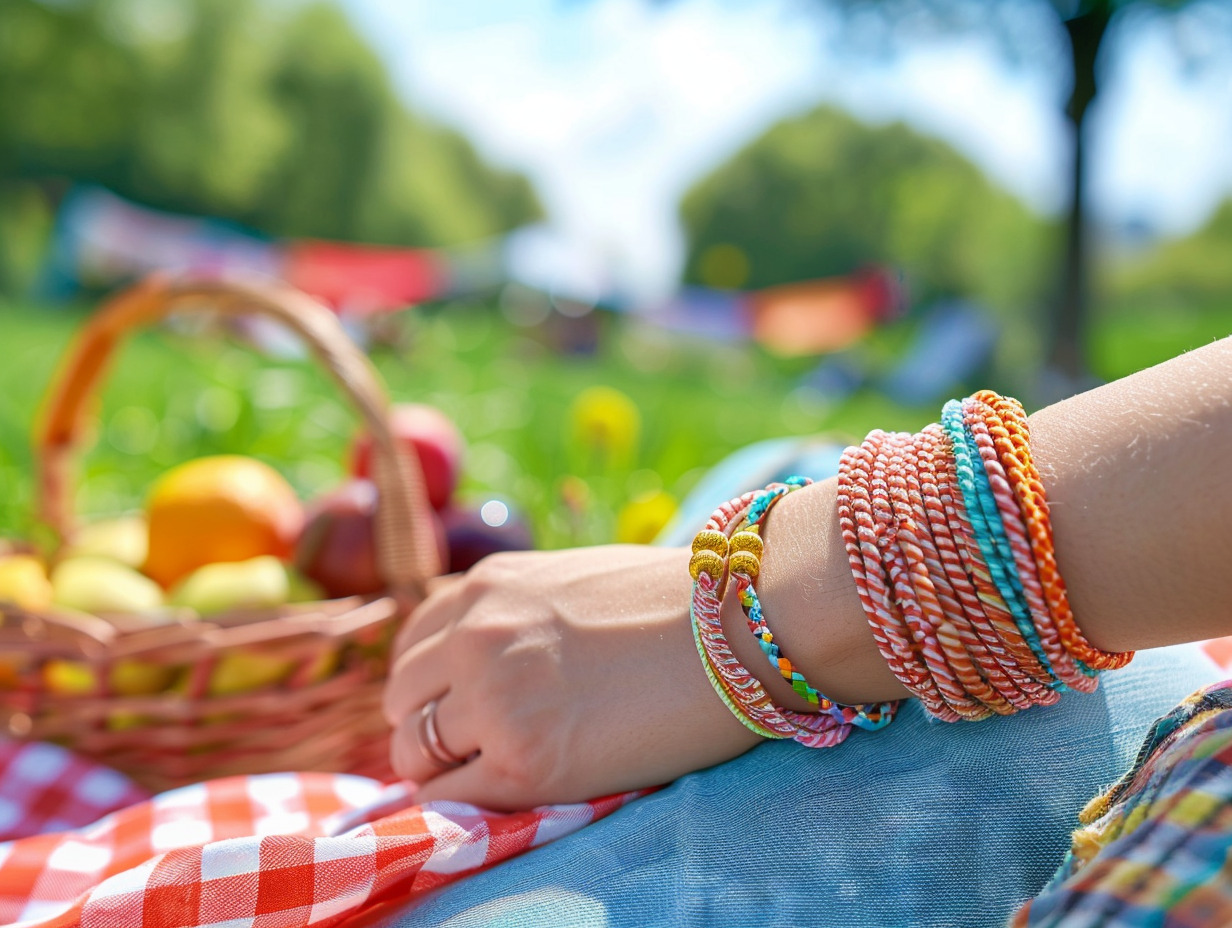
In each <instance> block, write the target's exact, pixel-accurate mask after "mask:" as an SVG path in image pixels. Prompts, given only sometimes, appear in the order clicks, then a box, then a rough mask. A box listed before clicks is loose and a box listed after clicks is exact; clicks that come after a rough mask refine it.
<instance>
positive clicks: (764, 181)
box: [681, 106, 1047, 310]
mask: <svg viewBox="0 0 1232 928" xmlns="http://www.w3.org/2000/svg"><path fill="white" fill-rule="evenodd" d="M681 217H682V220H683V223H684V227H685V231H686V235H687V238H688V258H687V264H686V276H687V277H688V278H689V279H690V280H692V281H696V282H699V283H704V284H714V283H716V282H718V281H722V280H726V281H727V282H728V283H729V284H733V283H737V282H738V283H739V284H740V285H743V286H749V287H764V286H768V285H771V284H777V283H784V282H787V281H793V280H803V279H809V278H814V277H821V276H827V275H831V274H843V273H849V272H850V271H852V270H854V269H855V268H857V267H859V266H860V265H863V264H868V263H870V262H883V263H887V264H890V265H893V266H894V267H896V268H901V269H903V270H904V271H906V273H907V275H908V278H909V281H910V285H911V287H912V288H913V290H914V291H915V292H916V293H917V294H918V295H920V296H922V297H925V298H927V297H931V296H939V295H965V296H971V297H975V298H978V299H981V300H983V301H985V302H987V303H989V304H991V305H993V306H996V307H998V308H1002V309H1005V310H1010V309H1016V308H1020V307H1021V306H1022V305H1023V304H1024V303H1029V302H1031V301H1033V300H1035V299H1038V298H1039V296H1040V293H1039V291H1038V287H1039V277H1040V274H1039V267H1040V266H1041V264H1042V262H1043V261H1044V260H1045V257H1044V255H1045V249H1046V247H1047V234H1046V227H1045V224H1044V223H1043V222H1042V221H1041V220H1040V219H1039V218H1038V217H1036V216H1034V215H1032V214H1031V213H1030V212H1029V211H1028V210H1027V209H1026V208H1025V207H1024V206H1023V205H1022V204H1021V203H1020V202H1019V201H1018V200H1016V199H1014V198H1013V197H1012V196H1010V195H1009V194H1007V193H1005V192H1004V191H1002V190H1000V189H998V188H996V187H995V186H993V185H992V184H991V183H990V182H989V181H988V179H987V178H986V177H985V176H984V175H983V174H982V173H981V172H980V171H979V169H978V168H976V167H975V165H973V164H972V163H971V162H970V161H968V160H967V159H966V158H964V157H963V156H962V155H960V154H958V152H956V151H955V150H954V149H953V148H951V147H950V146H948V145H946V144H945V143H944V142H940V141H938V140H936V139H933V138H929V137H927V136H923V135H920V134H918V133H916V132H914V131H912V130H911V129H909V128H907V127H906V126H904V125H903V124H901V123H895V124H892V125H888V126H881V127H873V126H868V125H865V124H864V123H861V122H859V121H857V120H856V119H854V118H852V117H851V116H850V115H848V114H846V113H844V112H842V111H840V110H838V109H835V108H833V107H828V106H823V107H819V108H817V109H815V110H813V111H812V112H810V113H807V114H805V115H803V116H800V117H798V118H795V119H790V120H786V121H784V122H780V123H779V124H778V125H776V126H774V127H773V128H771V129H770V130H769V131H768V132H766V133H765V134H764V135H763V136H761V138H759V139H757V140H755V141H754V142H752V143H750V144H749V145H748V146H746V147H745V148H744V149H743V150H742V151H740V152H738V153H737V154H736V155H735V156H733V157H732V158H731V159H730V160H729V161H727V162H726V163H725V164H724V165H722V166H721V167H719V168H718V169H717V170H716V171H714V172H713V173H712V174H710V175H709V176H708V177H706V178H704V179H703V180H701V181H700V182H699V183H698V184H697V185H696V186H694V187H693V188H692V189H691V190H690V191H689V192H688V193H687V194H686V195H685V198H684V200H683V203H682V206H681ZM720 259H722V260H723V262H725V263H728V264H730V263H731V262H733V261H734V262H737V263H738V264H739V270H740V271H741V275H740V276H741V277H742V279H741V280H739V281H737V280H736V278H735V277H733V276H732V275H727V274H726V273H725V271H724V268H723V267H720V266H718V264H719V263H720ZM716 275H717V277H716Z"/></svg>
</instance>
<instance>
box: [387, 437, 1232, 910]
mask: <svg viewBox="0 0 1232 928" xmlns="http://www.w3.org/2000/svg"><path fill="white" fill-rule="evenodd" d="M758 448H759V449H760V450H758V452H757V453H750V451H749V449H746V452H745V453H744V454H745V455H746V457H745V458H744V459H743V460H738V461H736V465H735V466H734V467H731V466H729V465H730V464H731V462H725V464H724V465H720V467H719V468H718V469H716V471H715V473H714V474H713V475H712V477H713V478H715V479H708V480H706V481H703V485H702V486H701V487H699V488H698V495H699V497H700V498H701V499H704V500H705V507H706V508H705V511H704V512H702V513H701V520H702V521H704V520H705V517H706V515H708V514H709V511H710V508H712V507H713V505H714V503H715V502H716V501H719V500H721V499H726V498H728V497H729V496H732V495H735V494H736V493H738V492H740V491H741V490H744V489H751V488H753V487H755V486H759V485H761V484H763V483H765V482H767V481H768V480H769V479H770V478H771V477H774V476H784V475H785V473H777V474H776V473H767V472H766V468H765V466H764V465H766V463H767V459H768V458H773V459H774V460H775V461H777V463H778V464H779V465H784V467H783V469H784V471H791V470H794V469H795V468H799V467H801V466H805V465H803V464H802V463H801V462H802V461H803V460H804V458H802V457H801V454H804V455H805V456H807V458H808V459H809V460H810V461H811V462H812V469H811V471H810V470H806V471H804V472H805V473H806V474H809V475H810V476H824V475H826V474H827V473H833V470H834V468H833V466H831V465H834V464H836V463H837V457H838V451H839V450H841V449H836V448H835V447H833V446H830V447H824V446H819V445H816V444H811V445H809V446H807V447H805V446H802V445H801V444H800V443H799V442H787V443H772V444H767V445H765V446H758ZM754 465H756V466H754ZM758 467H760V472H756V471H757V470H758ZM755 472H756V473H755ZM750 474H754V476H753V478H752V479H751V480H748V481H747V484H746V483H744V482H740V483H737V484H736V485H726V486H725V485H724V481H727V482H728V483H730V481H731V480H732V478H735V477H739V476H740V475H743V476H744V477H748V476H749V475H750ZM701 494H706V495H705V496H704V497H701ZM697 505H700V503H698V502H695V503H691V504H690V507H691V508H696V506H697ZM699 524H700V522H698V521H697V520H696V519H694V520H693V521H692V522H691V523H690V522H688V521H687V520H685V519H682V520H681V521H680V523H678V526H677V527H676V528H673V529H672V531H673V532H675V533H677V535H679V534H681V533H683V535H684V536H686V537H687V535H689V534H691V533H692V531H695V530H696V527H697V525H699ZM672 540H677V539H675V538H673V539H672ZM1219 676H1220V674H1219V673H1218V672H1217V671H1216V670H1215V668H1214V666H1213V665H1212V664H1211V663H1210V662H1209V661H1208V660H1207V659H1206V658H1205V657H1204V656H1202V655H1201V652H1199V651H1198V649H1196V648H1193V647H1183V648H1169V649H1164V650H1160V651H1155V652H1149V653H1144V654H1141V655H1139V657H1138V659H1137V660H1135V661H1134V663H1133V664H1131V665H1130V667H1129V668H1128V669H1126V670H1123V671H1119V672H1116V673H1111V674H1105V675H1104V678H1103V681H1102V683H1101V685H1100V688H1099V690H1098V691H1097V692H1096V693H1094V694H1091V695H1085V694H1081V693H1066V694H1064V695H1063V697H1062V699H1061V701H1060V702H1059V703H1058V704H1057V705H1055V706H1052V707H1049V708H1043V709H1035V710H1031V711H1029V712H1024V713H1020V714H1018V715H1015V716H1012V717H1009V718H994V719H991V720H989V721H985V722H979V723H974V724H972V723H958V724H948V725H947V724H941V723H935V722H930V721H929V720H927V719H926V718H925V715H924V713H923V711H922V710H921V708H920V706H919V704H918V703H916V702H914V701H912V702H908V703H907V704H905V706H904V707H903V709H902V710H901V711H900V713H899V716H898V719H897V720H896V721H895V722H894V723H893V724H892V725H890V726H889V727H888V728H886V729H884V730H882V731H878V732H855V733H853V734H852V736H851V737H850V738H849V739H848V740H847V741H846V742H844V743H843V744H842V745H841V746H840V747H839V748H837V749H831V750H809V749H807V748H803V747H800V746H799V745H796V744H793V743H791V742H767V743H765V744H762V745H761V746H759V747H757V748H755V749H753V750H752V751H750V752H748V753H747V754H745V755H743V756H741V757H739V758H736V759H735V760H733V761H730V762H728V763H726V764H722V765H720V766H717V767H713V768H710V769H707V770H702V771H699V772H697V773H694V774H690V775H688V776H685V777H682V778H681V779H679V780H677V781H676V782H675V783H672V784H671V785H670V786H668V787H667V788H665V789H663V790H662V791H660V792H658V793H655V794H653V795H651V796H649V797H647V798H645V799H642V800H640V801H638V802H636V803H633V804H632V805H631V806H628V807H626V808H624V809H622V810H620V811H619V812H616V813H614V814H613V815H611V816H610V817H608V818H606V819H603V820H601V821H599V822H597V823H595V824H593V825H590V826H588V827H586V828H583V829H581V830H580V831H579V832H577V833H575V834H572V835H570V836H568V837H565V838H562V839H560V840H558V841H555V842H553V843H552V844H549V845H546V846H544V847H542V848H540V849H538V850H535V851H533V852H531V853H528V854H525V855H523V856H521V857H518V858H514V859H513V860H510V861H507V862H506V863H504V864H501V865H499V866H497V867H495V868H493V869H492V870H489V871H485V872H482V873H479V874H476V875H474V876H471V877H467V878H466V879H463V880H461V881H459V882H457V883H455V884H452V885H450V886H447V887H444V888H443V889H441V890H438V891H437V892H435V893H433V894H432V895H430V896H428V897H427V898H426V899H424V900H422V901H421V902H420V903H418V904H417V905H415V906H411V907H408V908H407V909H406V910H404V911H403V912H401V913H399V914H398V915H396V916H394V917H391V918H388V919H386V920H385V921H384V922H382V923H381V928H411V926H448V928H469V926H480V925H482V926H502V928H505V926H507V928H530V926H535V928H549V926H550V928H561V926H578V928H581V926H588V928H590V926H621V928H624V926H627V928H647V926H657V925H682V926H720V925H722V926H750V928H751V926H770V925H781V926H800V925H818V926H824V928H846V926H853V928H854V926H860V928H879V926H886V928H928V926H937V928H941V926H945V928H952V926H985V925H988V926H992V925H1003V924H1004V923H1005V921H1006V919H1007V918H1008V917H1009V915H1010V914H1011V913H1012V912H1013V911H1014V909H1015V908H1016V907H1017V906H1018V905H1019V904H1020V903H1021V902H1022V901H1023V900H1024V899H1026V898H1027V897H1028V896H1030V895H1032V894H1034V893H1035V892H1036V891H1038V890H1039V889H1040V888H1041V887H1042V886H1043V885H1044V883H1045V882H1046V881H1047V880H1048V878H1049V876H1050V875H1051V874H1052V872H1053V870H1054V869H1055V868H1056V867H1057V865H1058V864H1059V863H1060V861H1061V859H1062V857H1063V856H1064V853H1065V849H1066V847H1067V846H1068V836H1069V832H1070V830H1071V829H1072V828H1073V827H1075V825H1076V815H1077V812H1078V810H1079V809H1080V808H1081V807H1082V806H1083V805H1084V804H1085V802H1086V801H1087V800H1088V799H1089V798H1090V797H1091V796H1093V795H1094V794H1095V793H1096V792H1098V791H1099V790H1100V789H1101V788H1102V787H1104V786H1106V785H1107V784H1108V783H1110V782H1111V781H1113V780H1114V779H1116V777H1117V776H1119V774H1120V773H1121V772H1122V771H1123V770H1124V769H1125V768H1126V767H1128V765H1129V764H1130V763H1131V762H1132V760H1133V757H1134V753H1135V752H1136V750H1137V748H1138V745H1139V744H1140V743H1141V740H1142V737H1143V735H1144V733H1145V732H1146V730H1147V728H1148V727H1149V725H1150V723H1151V722H1152V721H1153V720H1154V719H1155V718H1156V717H1157V716H1160V715H1162V714H1164V713H1165V712H1167V711H1168V710H1169V709H1171V708H1172V706H1173V705H1174V704H1175V703H1176V702H1178V701H1179V700H1180V699H1182V698H1183V697H1185V696H1186V695H1188V694H1189V693H1190V692H1191V691H1193V690H1194V689H1197V688H1198V687H1199V686H1201V685H1203V684H1205V683H1208V682H1211V681H1213V680H1215V679H1218V677H1219Z"/></svg>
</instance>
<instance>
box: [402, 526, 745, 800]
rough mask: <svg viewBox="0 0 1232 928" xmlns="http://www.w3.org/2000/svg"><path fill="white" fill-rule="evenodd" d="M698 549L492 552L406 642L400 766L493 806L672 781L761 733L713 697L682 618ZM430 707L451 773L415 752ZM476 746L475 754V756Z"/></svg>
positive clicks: (417, 617)
mask: <svg viewBox="0 0 1232 928" xmlns="http://www.w3.org/2000/svg"><path fill="white" fill-rule="evenodd" d="M688 560H689V552H688V551H687V550H683V549H676V548H654V547H639V546H632V545H613V546H606V547H597V548H583V549H577V550H570V551H551V552H519V553H509V554H498V555H494V556H492V557H489V558H486V559H485V560H483V561H481V562H480V563H479V564H478V565H476V566H475V567H474V568H472V569H471V571H470V572H469V573H468V574H466V575H465V576H464V577H462V578H461V579H460V580H458V581H457V582H456V583H453V584H451V585H449V586H448V587H446V588H445V589H442V590H440V591H439V592H436V593H434V594H433V595H432V596H430V597H429V598H428V599H427V600H426V601H425V602H424V603H423V604H422V605H421V606H420V607H419V608H418V609H417V610H416V611H415V613H414V614H413V615H412V616H411V619H410V621H409V622H408V623H407V626H406V627H405V628H404V629H403V631H402V632H401V634H400V635H399V636H398V640H397V642H396V644H395V648H394V656H395V659H394V664H393V668H392V671H391V673H390V679H389V683H388V685H387V687H386V691H385V715H386V718H387V719H388V720H389V722H390V724H391V725H392V726H393V727H394V734H393V746H392V759H393V765H394V770H395V771H396V772H397V773H398V774H399V775H400V776H403V777H405V778H407V779H409V780H413V781H415V782H417V783H420V784H422V786H421V789H420V791H419V794H418V798H419V799H420V801H430V800H433V799H456V800H461V801H465V802H472V803H475V804H477V805H482V806H486V807H488V808H494V809H522V808H529V807H531V806H534V805H539V804H542V803H547V802H576V801H581V800H585V799H591V798H595V797H598V796H603V795H607V794H609V793H614V792H618V791H621V790H626V789H635V788H640V787H646V786H652V785H656V784H659V783H666V782H668V781H670V780H672V779H675V778H676V777H678V776H680V775H682V774H684V773H687V772H689V771H692V770H697V769H700V768H702V767H707V766H710V765H712V764H715V763H718V762H720V761H724V760H728V759H730V758H732V757H735V756H736V755H738V754H740V753H742V752H744V751H746V750H748V749H749V748H750V747H752V746H753V745H754V744H756V743H757V742H758V741H759V740H760V739H759V738H758V737H757V736H756V735H754V734H752V733H751V732H749V731H748V730H747V729H746V728H744V727H743V726H742V725H741V724H740V723H739V722H738V721H737V720H736V719H735V718H734V717H733V716H732V715H731V713H730V712H729V711H728V710H727V708H726V707H725V706H724V705H723V703H722V702H721V701H720V700H719V698H718V697H717V696H716V695H715V693H714V691H713V690H712V689H711V687H710V683H709V681H708V680H707V679H706V676H705V671H704V670H703V669H702V665H701V661H700V659H699V658H698V655H697V650H696V648H695V646H694V643H693V634H692V631H691V629H690V626H689V615H688V605H689V597H690V592H691V582H690V580H689V573H688ZM433 700H436V701H437V708H436V711H435V724H436V731H437V732H438V733H439V738H440V742H441V744H442V745H443V747H444V748H445V750H447V751H448V752H449V753H451V754H453V755H456V756H457V757H460V758H461V757H470V758H471V759H469V760H468V761H467V762H466V763H465V764H463V765H462V766H460V767H457V768H455V769H446V770H442V768H441V766H440V765H438V764H436V763H433V762H432V761H431V760H429V759H428V757H427V756H426V755H425V752H424V749H423V748H422V747H421V744H422V742H421V740H420V739H421V731H422V720H421V715H422V710H423V708H424V706H426V705H427V704H428V703H429V702H431V701H433ZM472 755H473V756H472Z"/></svg>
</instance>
